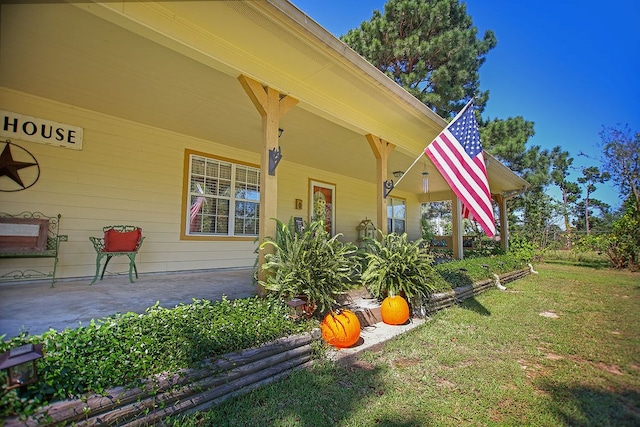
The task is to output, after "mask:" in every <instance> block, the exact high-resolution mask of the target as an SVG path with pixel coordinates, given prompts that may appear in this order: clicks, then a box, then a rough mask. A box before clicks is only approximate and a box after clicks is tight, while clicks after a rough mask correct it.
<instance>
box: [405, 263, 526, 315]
mask: <svg viewBox="0 0 640 427" xmlns="http://www.w3.org/2000/svg"><path fill="white" fill-rule="evenodd" d="M532 272H534V271H533V267H531V266H529V268H524V269H522V270H516V271H512V272H510V273H505V274H502V275H500V276H498V275H497V274H496V275H494V278H493V279H487V280H483V281H480V282H476V283H473V284H471V285H466V286H460V287H457V288H455V289H454V290H452V291H449V292H442V293H437V294H431V296H430V298H429V300H428V301H426V302H425V303H423V304H420V303H419V302H418V305H419V306H420V307H418V309H417V310H414V312H415V311H418V312H422V313H423V314H432V313H435V312H436V311H439V310H442V309H443V308H447V307H450V306H452V305H454V304H459V303H460V302H462V301H464V300H466V299H467V298H471V297H474V296H476V295H479V294H481V293H483V292H484V291H486V290H488V289H491V288H493V287H498V288H500V289H503V288H504V287H502V285H503V284H504V283H509V282H513V281H514V280H518V279H521V278H523V277H525V276H527V275H529V274H530V273H532Z"/></svg>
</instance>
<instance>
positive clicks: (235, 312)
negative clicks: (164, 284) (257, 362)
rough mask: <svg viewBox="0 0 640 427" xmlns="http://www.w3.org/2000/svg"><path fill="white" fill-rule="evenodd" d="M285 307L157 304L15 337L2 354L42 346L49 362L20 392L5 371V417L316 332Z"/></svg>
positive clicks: (247, 302)
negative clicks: (79, 324)
mask: <svg viewBox="0 0 640 427" xmlns="http://www.w3.org/2000/svg"><path fill="white" fill-rule="evenodd" d="M287 309H288V307H287V306H286V305H285V304H284V303H283V302H282V301H280V300H276V299H274V298H265V299H263V298H259V297H253V298H247V299H238V300H233V301H231V300H228V299H226V298H224V299H223V300H222V301H218V302H211V301H207V300H194V301H193V303H192V304H181V305H178V306H176V307H175V308H171V309H168V308H163V307H160V306H159V305H157V304H156V305H155V306H153V307H151V308H149V309H147V311H146V313H144V314H137V313H125V314H117V315H115V316H111V317H107V318H103V319H99V320H96V321H92V322H91V323H90V324H89V325H88V326H83V327H79V328H76V329H65V330H63V331H60V332H58V331H55V330H53V329H52V330H49V331H48V332H45V333H44V334H42V335H37V336H27V335H22V336H18V337H14V338H12V339H10V340H8V341H6V342H2V343H0V351H6V350H8V349H9V348H14V347H17V346H20V345H23V344H27V343H34V344H35V343H42V344H43V349H44V351H45V357H44V358H43V359H39V360H38V361H37V364H38V374H39V381H38V383H36V384H33V385H30V386H27V388H26V390H24V392H22V393H20V392H19V391H18V390H17V389H13V390H8V391H7V390H6V373H5V371H2V373H1V374H0V381H1V382H2V384H3V386H2V389H1V391H0V420H1V419H4V418H6V417H7V416H9V415H13V414H16V413H17V414H22V415H28V414H30V413H32V412H33V411H34V410H36V409H37V408H38V407H40V406H41V405H44V404H46V403H47V402H51V401H55V400H61V399H66V398H69V397H73V396H78V395H80V394H82V393H87V392H93V393H102V392H104V390H105V389H107V388H110V387H114V386H120V385H121V386H135V385H136V383H137V382H138V381H139V380H140V379H141V378H147V377H149V376H151V375H153V374H157V373H161V372H166V371H176V370H178V369H181V368H187V367H195V366H197V365H198V364H199V363H200V362H201V361H203V360H204V359H207V358H212V357H215V356H217V355H222V354H225V353H229V352H232V351H237V350H242V349H246V348H250V347H254V346H257V345H260V344H263V343H267V342H269V341H272V340H274V339H276V338H279V337H283V336H287V335H291V334H293V333H297V332H302V331H305V330H310V329H311V327H312V324H311V323H304V322H303V323H296V322H294V321H292V320H291V319H289V317H288V316H287V313H288V310H287ZM0 338H2V339H4V336H3V337H0Z"/></svg>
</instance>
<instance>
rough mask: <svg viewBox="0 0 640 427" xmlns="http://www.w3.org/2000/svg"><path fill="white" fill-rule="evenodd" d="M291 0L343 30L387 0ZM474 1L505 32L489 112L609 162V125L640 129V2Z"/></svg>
mask: <svg viewBox="0 0 640 427" xmlns="http://www.w3.org/2000/svg"><path fill="white" fill-rule="evenodd" d="M292 2H293V3H294V4H295V5H296V6H297V7H298V8H300V9H301V10H302V11H303V12H305V13H306V14H307V15H309V16H310V17H311V18H312V19H314V20H315V21H316V22H317V23H318V24H320V25H321V26H323V27H324V28H325V29H327V30H328V31H329V32H331V33H332V34H334V35H335V36H340V35H343V34H345V33H346V32H347V31H348V30H350V29H352V28H356V27H358V26H359V25H360V23H361V22H362V21H365V20H368V19H370V18H371V15H372V12H373V10H374V9H378V10H380V11H382V10H383V9H384V3H385V1H383V0H292ZM465 3H466V5H467V13H468V14H469V15H470V16H471V18H472V19H473V23H474V25H475V26H476V27H477V28H478V30H479V34H483V33H484V31H485V30H488V29H490V30H493V31H494V33H495V34H496V37H497V39H498V44H497V46H496V47H495V48H494V49H493V50H491V51H490V52H489V54H488V55H487V57H486V61H485V63H484V65H483V66H482V67H481V68H480V85H481V89H482V90H489V93H490V96H489V102H488V104H487V108H486V109H485V111H484V117H485V118H501V119H506V118H508V117H515V116H522V117H524V119H525V120H528V121H532V122H534V129H535V132H536V134H535V136H534V137H532V138H531V139H530V140H529V144H528V145H529V146H532V145H540V146H541V147H543V148H549V149H551V148H552V147H554V146H556V145H560V146H561V147H562V148H563V149H564V150H566V151H568V152H569V153H570V154H571V156H572V157H573V158H574V163H573V164H574V166H575V167H577V168H580V167H584V166H591V165H596V166H600V162H599V159H600V156H601V154H600V151H599V149H598V145H599V143H600V136H599V133H600V131H601V130H602V127H603V126H607V127H609V126H613V127H617V126H618V125H619V124H622V125H625V124H628V125H629V127H630V128H631V130H632V132H634V133H635V132H640V105H639V102H640V30H639V29H638V22H640V1H638V0H616V1H612V2H611V3H608V2H602V1H595V0H584V1H579V0H560V1H558V0H555V1H554V0H537V1H533V0H519V1H513V0H468V1H466V2H465ZM427 143H428V142H427ZM579 152H583V153H585V154H587V155H588V156H590V157H591V158H592V159H589V158H587V157H584V156H579V155H578V153H579ZM575 174H576V175H575V176H577V174H579V171H576V172H575ZM575 176H574V177H573V179H575ZM601 187H602V188H600V190H599V191H597V192H596V193H595V197H596V198H598V199H600V200H602V201H604V202H606V203H609V204H610V205H611V206H612V207H617V206H619V204H620V200H619V199H618V197H617V190H615V189H613V188H612V187H608V186H601Z"/></svg>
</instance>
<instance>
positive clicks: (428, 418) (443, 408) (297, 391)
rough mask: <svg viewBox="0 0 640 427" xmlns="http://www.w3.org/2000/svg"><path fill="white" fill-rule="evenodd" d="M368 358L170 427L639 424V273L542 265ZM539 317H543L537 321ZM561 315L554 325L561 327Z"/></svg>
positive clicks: (323, 367) (326, 365)
mask: <svg viewBox="0 0 640 427" xmlns="http://www.w3.org/2000/svg"><path fill="white" fill-rule="evenodd" d="M536 269H537V270H538V271H539V275H530V276H527V277H526V278H524V279H521V280H519V281H516V282H513V283H510V284H509V285H508V288H509V289H508V291H507V292H500V291H498V290H491V291H488V292H486V293H484V294H482V295H480V296H478V297H476V298H473V299H470V300H467V301H466V302H465V303H464V304H463V305H462V306H459V307H455V308H450V309H447V310H444V311H441V312H439V313H437V314H436V315H434V317H433V318H431V319H430V321H428V322H427V323H425V324H424V325H422V326H420V327H418V328H416V329H414V330H412V331H410V332H407V333H405V334H403V335H401V336H399V337H397V338H396V339H393V340H391V341H388V342H387V343H385V344H384V345H382V346H380V347H379V348H376V349H373V350H367V351H365V352H363V353H362V354H361V355H360V356H359V357H358V358H357V359H356V360H354V361H352V363H349V364H338V363H332V362H328V361H324V362H319V363H317V364H316V366H315V367H314V368H312V369H310V370H305V371H299V372H295V373H293V374H292V375H290V376H289V377H288V378H287V379H285V380H283V381H280V382H278V383H275V384H272V385H269V386H266V387H263V388H260V389H258V390H255V391H253V392H251V393H249V394H248V395H245V396H241V397H238V398H235V399H232V400H229V401H227V402H225V403H223V404H221V405H220V406H217V407H215V408H213V409H211V410H209V411H208V412H201V413H197V414H192V415H190V416H189V417H187V418H182V419H180V420H172V421H173V423H174V424H175V425H183V426H196V425H215V426H267V425H269V426H318V427H320V426H334V425H337V426H395V427H400V426H403V427H408V426H431V425H433V426H478V425H479V426H511V425H518V426H521V425H526V426H563V425H566V426H569V425H572V426H573V425H579V426H637V425H640V334H639V331H640V275H638V274H637V273H636V274H634V273H629V272H623V271H613V270H607V269H594V268H586V267H576V266H570V265H564V264H550V263H545V264H540V265H537V266H536ZM541 314H544V316H543V315H541ZM556 316H557V317H556Z"/></svg>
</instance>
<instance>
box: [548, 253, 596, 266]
mask: <svg viewBox="0 0 640 427" xmlns="http://www.w3.org/2000/svg"><path fill="white" fill-rule="evenodd" d="M543 256H544V261H545V262H548V263H551V264H564V265H577V266H582V267H592V268H609V258H607V257H606V255H603V254H598V253H596V252H578V251H566V250H548V251H545V252H544V255H543Z"/></svg>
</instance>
